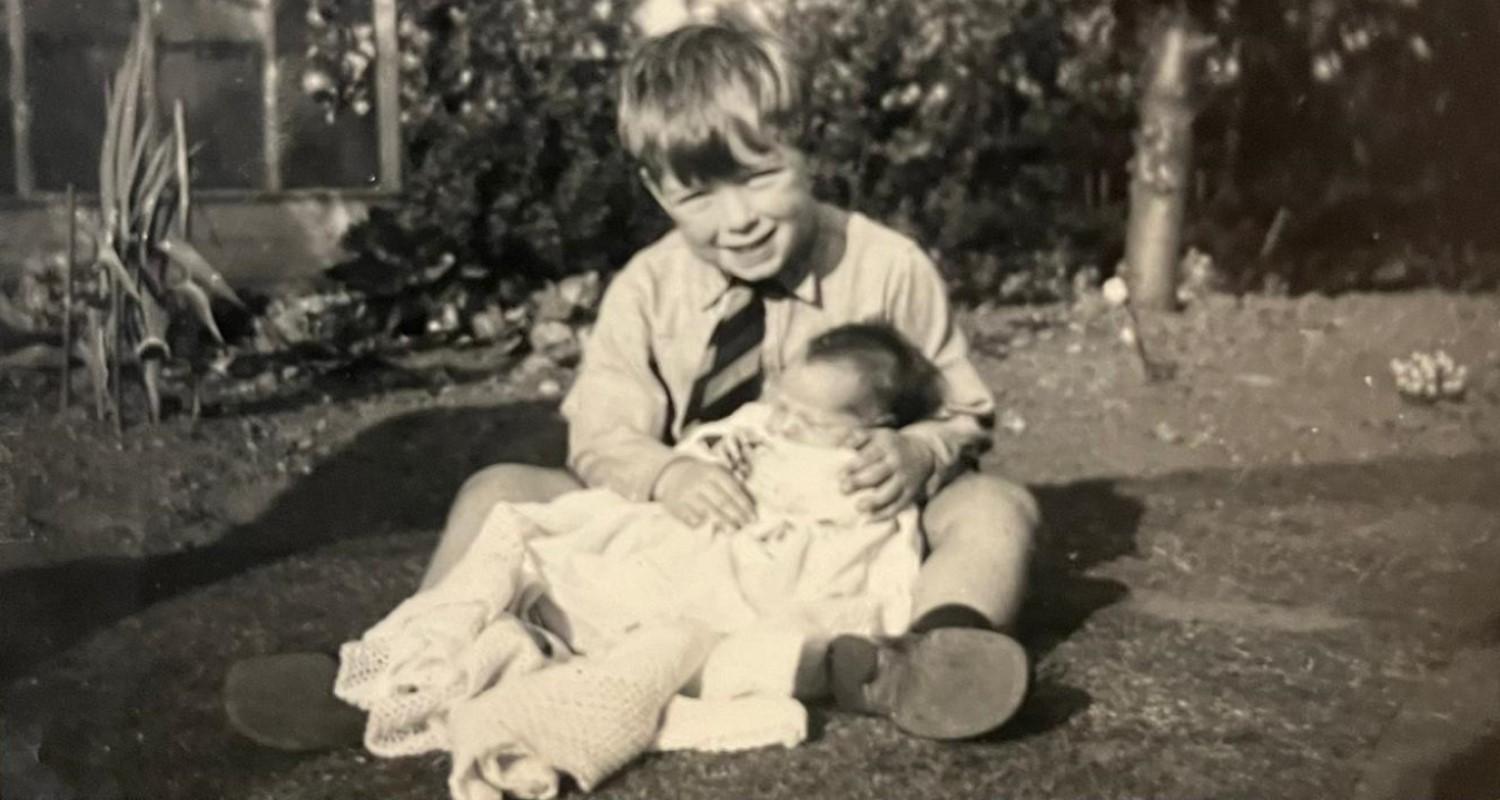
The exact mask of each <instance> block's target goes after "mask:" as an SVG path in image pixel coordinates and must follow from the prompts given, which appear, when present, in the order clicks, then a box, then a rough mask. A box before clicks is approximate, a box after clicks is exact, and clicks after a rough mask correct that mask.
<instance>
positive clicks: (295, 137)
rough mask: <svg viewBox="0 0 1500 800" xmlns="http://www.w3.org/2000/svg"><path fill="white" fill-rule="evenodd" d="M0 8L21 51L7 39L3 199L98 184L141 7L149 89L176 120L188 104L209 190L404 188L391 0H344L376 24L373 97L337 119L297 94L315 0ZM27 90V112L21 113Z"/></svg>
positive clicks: (198, 181) (1, 105)
mask: <svg viewBox="0 0 1500 800" xmlns="http://www.w3.org/2000/svg"><path fill="white" fill-rule="evenodd" d="M3 2H4V3H5V4H6V9H7V14H6V19H7V20H8V23H9V24H8V25H7V35H6V36H5V37H3V38H5V40H6V42H7V43H9V44H17V43H19V50H20V52H12V50H13V48H12V47H10V46H7V47H6V51H5V55H6V58H5V59H4V64H3V65H0V70H4V71H3V72H0V78H3V80H0V92H3V94H0V110H3V111H4V117H3V119H0V129H3V130H0V148H3V149H0V153H3V154H4V156H5V157H4V158H3V161H4V162H5V164H4V166H3V167H0V195H20V196H22V197H30V196H43V197H45V196H48V195H51V194H54V193H58V192H62V191H63V190H64V189H65V188H66V187H67V186H68V185H69V184H72V185H74V186H76V187H78V188H79V189H80V190H82V191H93V190H96V189H97V187H98V174H97V173H98V166H97V165H98V153H99V144H100V140H101V137H102V136H103V131H104V84H105V81H106V80H107V79H108V78H110V77H111V76H112V75H113V73H114V71H115V69H116V68H117V67H118V65H119V63H120V59H121V57H122V56H123V54H124V51H125V47H126V44H127V43H128V40H129V37H130V35H131V32H132V30H133V26H134V24H135V20H136V19H137V15H138V14H139V13H141V9H142V8H149V9H150V13H152V15H153V20H154V33H155V39H154V47H153V53H152V57H153V61H154V65H155V69H154V73H153V81H152V84H151V86H150V89H149V90H148V95H150V96H152V97H154V102H155V103H156V105H157V107H158V109H159V111H160V112H161V114H162V116H161V121H162V122H164V123H166V124H170V120H171V110H172V107H173V104H174V103H175V102H176V101H177V100H181V101H182V103H183V106H184V109H185V112H186V123H187V132H188V140H189V142H190V143H191V145H192V146H194V147H197V148H198V151H197V154H196V156H195V157H194V161H193V168H194V182H195V185H196V186H197V187H198V188H199V189H201V190H206V191H209V192H215V191H222V192H229V193H247V192H249V193H265V192H279V191H287V190H305V189H317V190H321V189H345V190H347V189H364V190H370V189H375V190H392V189H395V188H396V185H397V182H398V180H399V172H400V149H399V142H398V141H397V139H398V138H399V125H398V121H397V119H398V118H397V109H396V108H395V97H396V96H397V86H396V80H397V77H396V70H395V69H394V59H395V57H396V56H395V53H394V52H393V51H394V49H395V0H362V2H360V3H346V6H351V7H353V9H354V11H353V13H356V14H359V15H360V16H361V17H363V16H365V15H368V17H369V18H370V20H371V22H372V24H373V26H374V28H375V30H376V32H377V48H378V53H377V58H376V67H375V69H373V70H372V71H371V74H372V80H373V81H374V82H375V85H374V86H373V87H372V89H373V90H372V96H373V97H374V98H375V103H374V105H373V108H372V109H371V110H370V112H369V113H368V114H365V115H363V116H361V115H356V114H353V113H350V112H347V111H346V112H344V113H341V114H339V115H338V116H337V117H336V118H334V119H333V120H332V121H331V122H330V121H329V120H327V119H326V118H325V114H324V111H323V109H322V108H321V107H320V106H318V105H317V104H316V103H315V102H314V101H313V100H312V99H310V98H309V97H307V96H306V95H305V94H304V93H303V91H302V89H301V75H302V70H303V67H304V65H305V59H306V55H305V54H306V50H307V46H308V43H309V31H308V23H307V18H308V7H309V4H310V0H87V13H80V9H81V8H82V7H83V4H82V3H81V2H80V0H3ZM11 26H15V27H17V28H18V29H19V30H20V34H19V35H15V34H11V33H10V27H11ZM387 62H388V63H387ZM17 76H18V77H17ZM20 92H24V94H23V95H21V96H20V100H21V105H22V107H23V108H29V109H30V113H29V114H24V113H23V114H17V113H15V107H16V105H17V104H16V102H15V101H16V100H17V97H16V96H15V95H17V94H18V93H20Z"/></svg>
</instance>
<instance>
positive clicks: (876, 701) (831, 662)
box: [828, 628, 1030, 739]
mask: <svg viewBox="0 0 1500 800" xmlns="http://www.w3.org/2000/svg"><path fill="white" fill-rule="evenodd" d="M828 669H829V679H830V683H831V684H832V686H833V695H834V700H835V702H836V703H837V704H838V707H839V708H842V709H844V710H846V711H854V712H857V713H861V714H870V715H875V716H882V717H889V718H890V719H891V721H892V722H895V723H896V727H898V728H900V729H901V730H903V731H905V732H907V733H909V734H911V735H913V736H919V737H922V738H924V739H967V738H969V737H972V736H979V735H980V734H984V733H988V732H989V731H992V730H994V729H996V728H998V727H1000V726H1001V725H1003V724H1004V723H1005V721H1006V720H1008V719H1010V718H1011V717H1012V716H1013V715H1014V714H1015V713H1016V710H1017V709H1018V708H1020V706H1021V701H1022V700H1023V699H1024V698H1025V696H1026V688H1027V684H1028V683H1029V674H1030V667H1029V663H1028V661H1027V658H1026V651H1025V650H1024V649H1022V647H1021V645H1020V644H1018V643H1017V642H1016V641H1015V640H1014V639H1012V638H1010V637H1009V636H1006V635H1005V634H1003V633H997V632H995V631H987V630H977V629H972V628H940V629H938V630H935V631H930V632H928V633H919V634H907V635H906V636H901V637H897V638H892V639H868V638H865V637H862V636H840V637H838V638H837V639H834V640H833V642H832V643H831V644H830V645H829V648H828Z"/></svg>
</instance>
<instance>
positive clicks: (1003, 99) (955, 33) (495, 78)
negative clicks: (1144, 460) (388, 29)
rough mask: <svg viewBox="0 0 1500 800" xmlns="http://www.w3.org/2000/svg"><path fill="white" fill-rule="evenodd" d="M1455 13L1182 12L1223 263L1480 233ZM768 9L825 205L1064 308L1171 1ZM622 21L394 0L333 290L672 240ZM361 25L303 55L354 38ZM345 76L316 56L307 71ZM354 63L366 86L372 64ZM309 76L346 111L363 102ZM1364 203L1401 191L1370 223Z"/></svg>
mask: <svg viewBox="0 0 1500 800" xmlns="http://www.w3.org/2000/svg"><path fill="white" fill-rule="evenodd" d="M701 2H709V0H701ZM1466 2H1467V0H1403V1H1402V2H1399V3H1395V2H1390V0H1280V2H1273V3H1240V2H1234V1H1233V0H1194V2H1190V3H1187V4H1186V7H1187V8H1188V9H1189V10H1190V11H1191V12H1192V14H1193V15H1194V17H1195V18H1196V19H1197V21H1198V24H1199V26H1200V27H1202V28H1203V29H1205V30H1207V31H1208V32H1209V33H1212V34H1214V35H1215V36H1216V37H1217V40H1218V48H1217V49H1216V50H1215V51H1213V52H1212V53H1210V54H1209V56H1208V57H1207V59H1206V61H1205V64H1204V67H1205V69H1204V78H1205V80H1204V81H1203V82H1202V85H1203V87H1204V91H1203V92H1202V94H1201V96H1200V97H1198V98H1197V101H1198V105H1199V107H1200V108H1201V112H1202V113H1201V116H1200V120H1199V125H1198V131H1199V133H1198V137H1199V147H1198V158H1197V161H1198V165H1199V168H1200V171H1201V173H1202V178H1203V180H1201V181H1200V182H1199V183H1198V187H1199V189H1200V191H1199V193H1198V197H1197V200H1199V201H1201V202H1199V203H1198V204H1196V205H1195V207H1194V209H1193V214H1194V217H1195V218H1196V221H1197V228H1196V232H1195V234H1194V235H1193V236H1192V237H1190V243H1193V244H1198V245H1199V246H1201V247H1204V248H1206V249H1208V250H1209V251H1211V252H1212V253H1213V254H1214V256H1215V257H1216V259H1217V260H1218V262H1219V263H1220V264H1221V265H1225V266H1226V267H1228V268H1230V269H1233V268H1234V266H1235V265H1236V264H1249V263H1254V262H1253V259H1250V258H1243V257H1239V258H1237V257H1238V256H1242V255H1244V254H1249V255H1252V256H1253V254H1254V252H1255V250H1256V249H1257V248H1258V245H1259V244H1260V235H1261V234H1262V233H1263V232H1264V226H1265V224H1266V223H1267V222H1269V219H1270V218H1271V217H1272V216H1273V215H1274V214H1275V212H1276V211H1277V209H1278V208H1280V207H1281V206H1284V205H1285V206H1288V207H1289V208H1290V210H1291V211H1292V214H1291V218H1292V220H1293V222H1292V225H1291V226H1290V227H1291V230H1290V231H1289V233H1288V236H1287V238H1286V242H1287V244H1288V246H1289V247H1290V246H1292V244H1293V243H1298V244H1305V245H1307V246H1309V247H1315V246H1318V245H1319V243H1320V242H1319V240H1318V238H1317V236H1318V234H1319V233H1321V232H1323V231H1326V230H1330V229H1332V228H1333V227H1334V226H1333V225H1332V224H1324V223H1323V222H1321V220H1323V219H1333V220H1336V219H1338V218H1339V217H1338V216H1337V215H1338V214H1339V213H1343V214H1345V215H1346V216H1347V215H1349V214H1350V213H1351V212H1349V211H1343V212H1340V211H1339V209H1341V208H1345V207H1348V206H1350V205H1351V204H1352V205H1353V206H1354V208H1355V211H1354V212H1352V213H1353V214H1354V215H1355V216H1356V217H1361V216H1362V215H1364V216H1369V217H1370V222H1369V223H1368V226H1369V227H1379V226H1387V228H1386V229H1387V230H1401V231H1402V232H1403V235H1406V236H1409V237H1416V236H1418V235H1419V234H1420V231H1416V230H1415V228H1423V230H1427V231H1429V234H1421V235H1430V232H1431V230H1433V229H1434V228H1433V225H1431V224H1429V223H1432V222H1433V221H1434V220H1433V219H1430V218H1428V219H1418V220H1415V221H1413V220H1412V219H1411V215H1410V214H1409V213H1408V212H1409V211H1410V209H1411V207H1412V204H1414V203H1415V204H1418V205H1423V206H1426V207H1430V208H1435V209H1438V210H1439V211H1440V212H1446V211H1451V213H1450V214H1448V216H1449V217H1454V216H1457V215H1459V214H1460V213H1465V214H1467V216H1465V217H1463V218H1465V219H1468V218H1470V217H1472V216H1473V215H1472V213H1469V212H1470V209H1472V208H1473V207H1476V206H1475V204H1474V203H1473V202H1472V201H1471V202H1467V203H1457V204H1456V205H1455V203H1454V202H1449V201H1456V200H1457V199H1459V198H1462V197H1465V196H1471V195H1476V193H1475V192H1472V191H1469V192H1464V191H1461V183H1460V179H1461V176H1463V175H1465V174H1470V175H1472V174H1473V172H1472V171H1473V170H1475V169H1479V170H1483V174H1486V175H1493V176H1495V177H1500V162H1497V159H1496V156H1495V155H1494V151H1493V148H1490V147H1489V146H1488V145H1487V144H1485V143H1484V142H1486V141H1487V139H1485V137H1484V136H1479V135H1477V134H1476V135H1470V134H1467V133H1465V132H1464V131H1466V130H1468V128H1467V127H1465V126H1464V125H1463V124H1461V123H1462V119H1459V118H1455V117H1454V115H1453V114H1452V113H1450V112H1449V111H1445V109H1446V108H1448V107H1449V106H1451V105H1452V104H1454V103H1462V104H1467V105H1468V106H1477V105H1479V104H1480V103H1481V98H1480V97H1479V95H1480V94H1481V93H1482V91H1483V89H1482V86H1483V82H1482V81H1473V80H1465V79H1464V73H1463V71H1462V67H1463V64H1464V63H1465V62H1466V59H1472V58H1476V57H1482V58H1484V59H1485V63H1490V62H1493V61H1495V59H1496V58H1497V57H1496V56H1495V55H1494V53H1497V52H1500V48H1494V47H1489V48H1488V49H1487V50H1486V49H1485V48H1484V47H1482V46H1481V45H1483V44H1484V43H1490V44H1493V37H1490V38H1485V37H1472V38H1474V39H1476V40H1482V41H1480V42H1479V43H1477V44H1476V43H1474V42H1470V41H1469V40H1468V39H1466V38H1464V37H1459V36H1457V35H1456V34H1454V33H1452V32H1451V31H1450V29H1453V30H1459V29H1462V30H1478V29H1481V28H1483V26H1482V25H1479V22H1478V21H1477V19H1474V18H1475V16H1476V15H1477V14H1480V13H1481V12H1480V11H1479V10H1477V9H1475V8H1473V7H1474V6H1480V5H1484V4H1472V3H1468V4H1467V5H1466ZM762 4H763V5H765V6H769V7H773V8H777V9H778V10H777V11H776V13H777V14H779V15H782V16H783V17H784V18H785V19H786V20H787V21H788V22H789V23H790V24H788V25H786V30H787V31H788V32H789V35H790V36H791V38H792V39H793V40H794V44H796V45H797V46H798V48H799V49H800V50H801V51H802V52H803V53H804V54H805V55H806V56H807V58H808V62H809V63H810V64H811V65H812V67H813V74H812V76H811V78H812V90H813V94H812V103H813V109H814V113H815V136H816V140H815V141H816V143H817V144H816V151H817V155H818V156H819V157H820V158H819V160H818V161H817V162H816V163H817V167H816V169H817V176H816V177H817V179H818V184H819V186H820V190H821V192H822V193H823V194H824V195H825V196H827V197H829V198H830V199H833V200H836V201H840V202H843V203H845V204H847V205H849V206H851V207H853V208H856V209H858V210H861V211H864V212H866V213H868V214H870V215H871V216H874V217H876V218H878V219H882V220H885V221H887V222H890V223H892V224H894V225H896V226H897V227H900V228H903V229H905V230H907V231H908V232H910V233H912V234H914V235H915V236H916V237H917V238H918V239H919V240H920V241H921V242H923V243H924V244H925V245H927V246H928V247H930V248H932V249H934V250H935V251H937V253H938V255H939V262H940V263H941V264H942V265H943V266H944V268H945V269H946V270H947V272H948V273H949V277H950V279H951V281H952V283H953V285H954V287H955V289H956V290H957V292H958V294H959V296H960V297H962V298H964V299H969V300H975V301H978V300H984V299H989V298H1000V299H1033V298H1041V297H1046V296H1049V295H1056V294H1060V293H1066V291H1067V289H1066V287H1067V286H1068V276H1069V275H1070V274H1071V273H1074V272H1076V271H1077V270H1078V269H1080V268H1082V267H1084V266H1086V265H1088V264H1090V263H1092V264H1097V265H1104V266H1106V267H1107V266H1108V265H1109V264H1111V263H1112V262H1113V260H1114V259H1116V258H1118V256H1119V253H1120V250H1121V238H1122V235H1123V231H1122V223H1123V216H1124V200H1125V197H1126V181H1127V178H1126V174H1127V173H1126V164H1127V162H1128V160H1129V158H1130V155H1131V151H1132V141H1131V135H1132V130H1131V129H1132V125H1133V112H1134V109H1133V104H1134V98H1135V84H1136V79H1137V75H1138V74H1139V71H1140V67H1141V64H1142V62H1143V60H1144V57H1145V55H1146V54H1145V52H1144V50H1143V46H1142V43H1143V41H1145V37H1144V36H1143V32H1145V31H1147V30H1148V29H1149V28H1150V25H1151V24H1152V21H1153V20H1154V19H1155V18H1156V16H1157V15H1158V14H1160V13H1161V12H1162V9H1164V8H1167V9H1175V8H1179V7H1180V4H1178V3H1176V2H1172V3H1168V2H1160V3H1118V2H1113V1H1112V0H763V3H762ZM314 5H315V7H318V8H321V9H323V11H320V12H319V13H320V14H321V15H322V17H323V18H325V19H326V20H328V22H327V24H328V25H330V26H334V27H335V28H337V26H339V25H341V24H343V25H353V24H354V23H353V22H350V21H347V20H345V21H344V22H340V21H339V10H338V5H339V2H338V0H315V3H314ZM633 5H634V4H633V3H629V2H625V0H510V1H508V2H503V3H492V2H487V1H486V0H411V2H407V3H404V4H402V7H401V9H402V10H401V19H400V34H401V59H402V71H401V75H402V104H403V106H402V118H403V120H404V130H405V135H406V147H407V159H408V171H407V173H406V176H407V177H406V191H405V193H404V196H403V197H402V199H401V201H400V202H399V203H398V204H396V205H393V206H392V207H390V208H385V209H381V210H378V211H376V212H375V213H374V214H373V215H372V217H371V219H370V221H369V222H368V223H366V224H363V225H361V226H359V227H358V228H356V229H355V230H354V231H353V232H352V233H351V235H350V237H349V242H348V243H349V244H350V245H351V247H352V249H353V250H354V251H356V252H357V253H358V254H359V258H358V259H357V260H356V261H355V262H353V263H351V264H347V265H343V266H342V267H341V268H340V269H338V270H337V271H336V273H335V274H336V275H337V276H338V277H340V278H342V279H343V280H345V281H346V282H348V283H349V284H351V285H353V286H355V287H356V288H360V289H364V290H366V291H367V292H370V293H372V294H374V295H377V296H382V295H383V296H386V297H401V298H406V299H407V300H409V301H411V302H402V303H398V304H396V308H397V311H395V312H394V313H393V315H392V317H391V320H390V324H391V325H395V326H401V325H408V324H414V323H415V322H420V321H421V320H422V319H427V320H429V321H430V319H432V318H434V315H436V314H437V313H438V312H439V310H443V309H450V308H453V307H457V308H459V309H460V311H461V312H463V313H464V314H469V313H474V312H476V311H477V310H478V309H481V308H485V307H487V306H490V305H491V304H492V302H493V301H494V299H495V297H496V296H497V295H498V296H499V298H500V299H501V300H502V302H505V303H507V304H510V303H514V302H517V301H518V300H519V298H520V297H522V296H523V295H524V289H525V287H527V286H528V285H530V284H533V283H535V282H538V281H548V280H553V279H556V278H558V277H561V276H564V275H570V274H577V273H582V272H591V271H596V270H602V271H605V272H607V271H609V270H610V269H613V268H616V267H618V266H619V265H620V264H622V263H623V262H624V261H625V259H626V258H627V257H628V256H629V254H630V253H632V252H634V251H635V250H636V249H637V248H638V247H640V246H641V245H642V244H644V243H646V242H647V241H649V240H650V239H651V238H653V237H654V236H656V235H658V234H659V233H661V232H662V231H663V230H664V229H665V222H664V219H663V217H662V216H661V215H660V214H659V212H658V211H657V209H656V208H655V207H654V205H653V204H652V202H651V200H650V198H649V196H647V195H646V194H645V193H644V192H643V191H642V190H640V189H639V188H638V187H637V182H636V180H635V178H634V176H633V174H632V170H631V166H630V164H629V163H628V162H627V160H626V159H625V157H624V155H623V154H622V153H621V151H620V149H619V147H618V144H617V142H616V139H615V135H614V109H615V103H614V74H615V72H616V69H617V67H618V65H619V62H620V60H621V59H622V58H623V56H624V54H625V52H626V50H627V48H628V47H629V46H630V45H631V38H630V34H629V32H628V26H627V24H626V17H627V15H628V12H629V11H630V10H631V9H630V7H631V6H633ZM1455 26H1457V27H1455ZM1445 31H1448V32H1447V33H1445ZM358 33H359V32H356V33H355V34H351V35H335V34H330V35H328V36H325V37H323V38H322V39H321V40H320V41H323V42H324V43H325V46H326V47H331V48H335V49H337V48H339V47H343V48H353V49H354V50H359V48H361V47H363V45H362V44H361V43H362V42H363V41H364V39H362V38H361V36H360V35H358ZM365 38H368V37H365ZM1481 50H1483V51H1484V53H1488V55H1484V53H1481V52H1480V51H1481ZM314 61H315V62H316V61H317V59H314ZM345 61H346V60H340V59H339V58H338V57H337V54H336V53H333V54H328V55H326V56H325V57H324V58H323V60H322V63H326V64H343V63H345ZM357 62H360V59H359V58H354V59H353V62H351V63H353V66H356V67H357V66H358V63H357ZM349 71H350V70H349V69H344V70H343V72H349ZM353 71H354V72H356V73H359V74H357V75H354V76H353V78H352V79H353V80H355V81H356V82H357V80H359V79H366V80H367V77H366V78H361V76H363V75H365V74H366V73H368V70H353ZM342 79H343V80H344V81H345V82H346V83H347V82H349V81H350V80H351V77H350V76H349V75H344V76H343V78H342ZM317 83H318V86H317V87H315V88H317V89H318V91H319V92H321V95H322V96H323V97H325V98H326V99H328V101H329V102H330V103H332V104H335V105H337V104H338V103H340V102H343V103H346V104H349V105H351V106H358V105H359V103H360V102H365V100H363V99H362V98H367V96H368V93H361V92H360V91H358V90H357V89H356V90H350V89H348V88H347V87H346V88H342V89H337V90H330V89H329V88H328V86H327V82H326V81H319V82H317ZM1385 85H1390V86H1393V87H1395V89H1394V91H1395V92H1397V95H1396V96H1399V97H1400V98H1402V102H1403V107H1407V106H1410V107H1413V108H1415V109H1417V110H1418V111H1420V113H1413V114H1402V115H1392V114H1388V113H1383V112H1384V110H1385V109H1386V108H1388V107H1389V103H1388V99H1387V90H1385V89H1378V90H1377V88H1376V87H1381V86H1385ZM351 98H352V99H351ZM1445 103H1446V104H1448V105H1447V106H1445V105H1444V104H1445ZM1429 140H1434V141H1440V142H1445V143H1447V144H1449V145H1451V147H1447V148H1446V149H1434V148H1432V147H1430V146H1426V145H1424V143H1425V142H1427V141H1429ZM1485 185H1486V186H1488V187H1489V189H1486V190H1485V191H1484V192H1481V193H1477V194H1481V195H1483V196H1484V197H1487V196H1488V193H1489V192H1490V191H1492V190H1493V187H1494V186H1496V185H1500V181H1489V182H1487V183H1486V184H1485ZM1379 198H1387V199H1390V198H1401V200H1400V201H1399V202H1397V203H1395V207H1390V208H1382V207H1375V208H1373V209H1372V208H1369V207H1367V206H1368V201H1370V200H1371V199H1379ZM1437 201H1443V202H1437ZM1361 204H1365V205H1361ZM1387 205H1390V204H1387ZM1481 205H1482V204H1481ZM1491 205H1492V204H1491ZM1485 207H1491V206H1485ZM1325 214H1333V215H1334V216H1333V217H1324V216H1323V215H1325ZM1439 216H1442V214H1439ZM1246 220H1251V221H1252V222H1253V223H1254V224H1252V225H1251V226H1250V228H1249V229H1246V228H1245V226H1244V222H1245V221H1246ZM1401 225H1408V226H1409V228H1410V230H1408V228H1401V227H1400V226H1401ZM1413 226H1414V227H1413ZM1423 226H1425V228H1424V227H1423ZM1334 246H1336V247H1342V246H1343V243H1340V242H1335V243H1334ZM1244 283H1245V282H1243V281H1242V282H1241V284H1242V285H1243V284H1244Z"/></svg>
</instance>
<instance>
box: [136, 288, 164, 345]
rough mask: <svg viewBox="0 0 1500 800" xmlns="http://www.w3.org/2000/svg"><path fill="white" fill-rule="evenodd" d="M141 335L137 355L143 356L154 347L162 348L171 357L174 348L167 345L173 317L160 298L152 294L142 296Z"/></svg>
mask: <svg viewBox="0 0 1500 800" xmlns="http://www.w3.org/2000/svg"><path fill="white" fill-rule="evenodd" d="M140 309H141V336H140V343H139V344H137V345H136V346H135V357H136V358H138V359H139V358H141V357H142V356H144V355H145V354H146V353H147V352H148V351H150V350H151V349H153V348H160V349H161V351H162V353H163V354H164V355H165V356H166V357H167V358H171V356H172V348H171V347H170V346H168V345H167V327H168V326H169V325H171V323H172V318H171V316H170V315H169V314H168V313H167V309H166V307H165V306H164V305H162V302H161V301H160V300H157V299H156V298H155V297H152V296H151V295H149V294H148V295H146V296H145V297H142V298H141V305H140Z"/></svg>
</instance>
